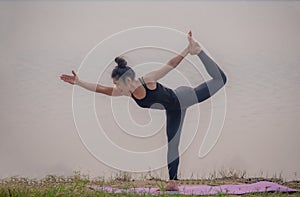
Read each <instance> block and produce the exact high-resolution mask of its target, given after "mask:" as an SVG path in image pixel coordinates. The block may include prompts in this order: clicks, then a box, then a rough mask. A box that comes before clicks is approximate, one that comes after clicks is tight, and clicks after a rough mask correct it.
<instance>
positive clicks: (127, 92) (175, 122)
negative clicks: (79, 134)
mask: <svg viewBox="0 0 300 197" xmlns="http://www.w3.org/2000/svg"><path fill="white" fill-rule="evenodd" d="M187 38H188V41H189V44H188V46H187V47H186V48H185V49H184V50H183V51H182V52H181V53H180V54H179V55H176V56H175V57H173V58H172V59H170V60H169V61H168V62H167V63H166V64H165V65H164V66H162V67H161V68H159V69H157V70H154V71H151V72H149V73H147V74H145V75H144V76H142V77H139V78H138V80H137V79H136V78H135V72H134V71H133V69H132V68H131V67H129V66H127V62H126V60H125V59H124V58H122V57H116V58H115V62H116V63H117V64H118V65H117V66H115V68H114V69H113V71H112V74H111V77H112V79H113V83H114V84H115V85H114V86H113V87H107V86H103V85H100V84H97V83H88V82H84V81H82V80H79V78H78V76H77V75H76V73H75V72H74V71H73V70H72V73H73V76H72V75H65V74H63V75H61V76H60V78H61V79H62V80H64V81H65V82H68V83H70V84H73V85H78V86H81V87H83V88H86V89H88V90H90V91H95V92H97V93H102V94H106V95H109V96H130V97H132V98H133V99H134V100H135V102H136V103H137V104H138V105H139V106H140V107H143V108H153V109H161V110H165V111H166V130H167V138H168V152H167V161H168V171H169V179H170V180H169V182H168V185H167V186H166V187H165V189H166V190H168V191H171V190H174V191H178V190H179V188H178V184H177V181H178V177H177V171H178V165H179V151H178V146H179V141H180V134H181V128H182V124H183V120H184V117H185V112H186V109H187V108H188V107H189V106H192V105H193V104H196V103H200V102H202V101H204V100H206V99H208V98H210V97H211V96H213V95H214V94H215V93H216V92H217V91H218V90H219V89H221V88H222V87H223V86H224V84H225V83H226V81H227V79H226V76H225V74H224V72H223V71H222V70H221V69H220V68H219V66H218V65H217V64H216V63H215V62H214V61H213V60H212V59H211V58H210V57H209V56H208V55H207V54H206V53H205V52H204V51H203V50H202V49H201V46H200V45H199V43H198V42H197V41H196V40H194V39H193V37H192V32H191V31H189V33H188V35H187ZM188 54H191V55H197V56H198V57H199V58H200V60H201V61H202V62H203V64H204V67H205V69H206V71H207V72H208V74H209V75H210V76H211V77H212V79H210V80H208V81H207V82H203V83H201V84H200V85H198V86H196V87H194V88H192V87H189V86H179V87H177V88H176V89H174V90H173V89H170V88H167V87H165V86H163V85H162V84H160V83H159V82H158V81H157V80H159V79H160V78H162V77H164V76H165V75H166V74H167V73H168V72H170V71H171V70H172V69H175V68H176V66H178V64H179V63H180V62H181V61H182V59H183V58H184V57H185V56H186V55H188Z"/></svg>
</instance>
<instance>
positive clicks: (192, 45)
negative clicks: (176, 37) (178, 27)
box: [188, 31, 202, 55]
mask: <svg viewBox="0 0 300 197" xmlns="http://www.w3.org/2000/svg"><path fill="white" fill-rule="evenodd" d="M188 40H189V46H188V48H189V52H190V54H191V55H196V54H198V53H200V52H201V50H202V49H201V47H200V44H199V43H198V42H197V41H196V40H194V38H193V37H192V31H189V33H188Z"/></svg>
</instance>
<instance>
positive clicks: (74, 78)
mask: <svg viewBox="0 0 300 197" xmlns="http://www.w3.org/2000/svg"><path fill="white" fill-rule="evenodd" d="M72 73H73V76H72V75H65V74H62V75H61V76H60V79H61V80H63V81H65V82H68V83H70V84H72V85H77V84H78V81H79V79H78V76H77V75H76V73H75V71H74V70H72Z"/></svg>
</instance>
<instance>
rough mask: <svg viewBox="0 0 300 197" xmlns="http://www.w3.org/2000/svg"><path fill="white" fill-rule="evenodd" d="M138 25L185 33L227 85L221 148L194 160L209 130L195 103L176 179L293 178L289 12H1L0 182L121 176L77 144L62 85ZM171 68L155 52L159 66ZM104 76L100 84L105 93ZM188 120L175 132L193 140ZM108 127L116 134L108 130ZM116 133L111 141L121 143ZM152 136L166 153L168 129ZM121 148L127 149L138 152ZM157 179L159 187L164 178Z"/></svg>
mask: <svg viewBox="0 0 300 197" xmlns="http://www.w3.org/2000/svg"><path fill="white" fill-rule="evenodd" d="M145 25H155V26H165V27H170V28H174V29H177V30H179V31H182V32H188V30H190V29H192V31H193V34H194V37H195V38H196V39H198V40H199V41H200V42H201V44H202V45H203V46H204V47H205V48H206V49H208V51H209V52H210V54H211V55H212V56H213V58H214V59H215V60H217V62H218V63H219V64H220V66H221V68H222V69H223V70H224V72H225V73H226V74H227V77H228V83H227V84H226V87H225V90H226V95H227V111H226V119H225V123H224V127H223V130H222V134H221V136H220V138H219V140H218V143H217V144H216V146H215V147H214V148H213V149H212V151H211V152H210V153H209V154H208V155H207V156H206V157H205V158H202V159H200V158H198V156H197V155H198V150H199V146H200V144H201V142H202V139H203V137H204V131H206V129H207V127H208V125H209V118H210V117H209V116H210V111H209V110H210V107H211V104H210V101H209V100H207V101H205V102H203V103H201V104H200V105H201V120H200V121H199V123H200V126H199V128H198V132H197V135H196V136H195V140H194V141H193V143H192V144H191V146H189V148H188V150H187V151H186V152H185V153H184V154H183V155H182V157H181V161H180V166H179V171H180V173H181V177H182V178H189V177H191V176H192V175H193V176H194V177H196V176H198V177H205V176H208V175H209V174H210V173H213V172H214V170H215V171H220V170H221V169H230V168H231V169H234V170H246V173H247V176H264V177H273V176H276V177H279V176H280V175H281V176H282V177H283V178H285V179H288V180H291V179H299V176H300V167H299V166H300V154H299V150H300V143H299V139H300V132H299V131H300V130H299V115H300V104H299V100H300V88H299V85H300V83H299V82H300V66H299V63H300V54H299V51H300V40H299V35H300V3H299V2H297V1H251V2H246V1H161V2H157V1H154V2H153V1H152V2H151V1H123V2H122V1H113V2H109V1H85V2H81V1H52V2H50V1H41V2H38V1H26V2H21V1H12V2H9V1H1V2H0V66H1V77H0V88H1V104H0V107H1V108H0V109H1V110H0V116H1V124H0V177H1V178H4V177H7V176H13V175H21V176H28V177H43V176H45V175H46V174H49V173H53V174H59V175H71V174H72V171H73V170H81V171H82V172H84V173H88V174H90V175H91V176H93V177H95V176H105V177H109V176H111V175H112V174H113V173H115V172H117V170H115V169H112V168H110V167H109V166H106V165H105V164H103V163H101V162H99V161H98V160H97V159H95V158H94V157H93V156H92V155H91V154H89V152H88V150H87V149H86V148H85V146H84V145H83V143H82V142H81V140H80V138H79V136H78V134H77V132H76V128H75V124H74V119H73V113H72V90H73V87H72V86H71V85H70V84H68V83H64V82H63V81H61V80H60V79H59V76H60V75H61V74H63V73H64V74H71V70H72V69H74V70H77V69H78V68H79V65H80V63H81V62H82V60H83V58H84V57H85V56H86V54H87V53H88V52H89V51H90V50H91V49H92V48H93V47H94V46H95V45H96V44H98V43H99V42H100V41H102V40H103V39H105V38H107V37H108V36H110V35H112V34H114V33H116V32H119V31H122V30H124V29H128V28H132V27H138V26H145ZM119 44H126V42H120V43H119ZM116 47H117V46H116ZM107 50H110V49H107ZM178 50H180V49H178ZM145 54H146V53H145ZM117 55H119V54H116V56H117ZM136 57H138V58H140V60H142V59H143V56H142V55H139V56H136ZM170 57H171V56H170V54H164V53H162V57H161V58H162V59H165V60H166V61H167V60H168V59H169V58H170ZM134 62H135V61H133V60H132V62H131V63H132V65H134V64H133V63H134ZM199 66H202V65H201V64H199ZM111 69H112V67H110V68H108V70H107V76H106V79H107V80H104V81H106V82H107V83H106V85H112V82H109V81H108V79H109V74H110V71H111ZM178 69H180V70H184V67H183V66H182V65H179V67H178ZM185 73H186V74H187V77H188V78H189V79H191V80H192V81H193V85H197V84H199V83H201V82H203V77H199V74H197V73H195V72H187V70H185ZM82 80H84V79H82ZM165 85H166V86H169V87H173V86H172V84H167V83H166V84H165ZM86 94H91V92H88V91H86ZM110 99H111V98H109V97H107V96H105V95H100V94H98V95H96V104H97V105H96V107H97V111H102V113H105V112H106V111H105V110H104V109H106V108H103V107H105V106H102V105H101V103H102V102H107V101H109V100H110ZM123 99H128V98H125V97H124V98H123ZM130 104H131V105H132V106H134V107H135V109H133V110H136V112H137V113H139V115H138V116H135V117H136V118H138V120H139V121H140V124H143V123H144V124H145V123H147V122H148V121H149V116H148V115H147V114H146V115H144V116H143V115H142V114H143V113H141V109H139V108H138V107H137V106H136V105H135V103H134V102H133V101H130ZM106 107H107V106H106ZM107 109H109V108H107ZM195 109H196V106H195V107H193V108H192V109H191V111H192V110H195ZM142 111H143V110H142ZM143 112H144V111H143ZM144 114H145V113H144ZM101 117H103V118H104V116H99V118H100V119H101ZM192 121H198V120H196V119H193V117H190V116H189V112H188V113H187V115H186V121H185V124H184V129H183V133H187V132H189V124H191V123H192ZM105 123H106V124H108V125H112V131H117V130H118V128H117V127H114V126H113V125H115V123H114V120H113V119H107V120H106V119H105ZM116 133H117V132H115V133H114V132H111V135H112V136H111V137H112V138H113V137H115V139H116V140H117V139H118V137H116V136H118V135H114V134H116ZM156 137H158V138H157V139H160V141H157V140H156V141H155V142H157V144H160V145H162V144H164V143H166V138H165V137H166V136H165V126H164V125H162V128H161V132H160V133H159V134H158V136H156ZM123 143H124V141H123ZM124 144H126V142H125V143H124ZM124 144H123V145H124ZM127 144H128V145H130V148H129V149H132V148H135V149H136V150H139V147H141V148H143V147H144V146H143V143H138V142H137V143H136V144H130V143H127ZM145 150H146V149H145ZM104 151H109V150H104ZM153 174H157V175H159V176H161V178H167V170H166V167H165V168H162V169H160V170H157V171H155V172H153Z"/></svg>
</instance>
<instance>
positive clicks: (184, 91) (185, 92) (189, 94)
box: [174, 86, 198, 109]
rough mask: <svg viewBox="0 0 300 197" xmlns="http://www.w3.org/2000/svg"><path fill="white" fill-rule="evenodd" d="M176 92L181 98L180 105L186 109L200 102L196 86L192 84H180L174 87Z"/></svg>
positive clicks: (179, 98)
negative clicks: (191, 85)
mask: <svg viewBox="0 0 300 197" xmlns="http://www.w3.org/2000/svg"><path fill="white" fill-rule="evenodd" d="M174 92H175V94H176V96H177V98H178V100H179V103H180V107H181V108H182V109H186V108H188V107H189V106H192V105H194V104H196V103H198V97H197V94H196V92H195V90H194V88H192V87H190V86H179V87H177V88H175V89H174Z"/></svg>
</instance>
